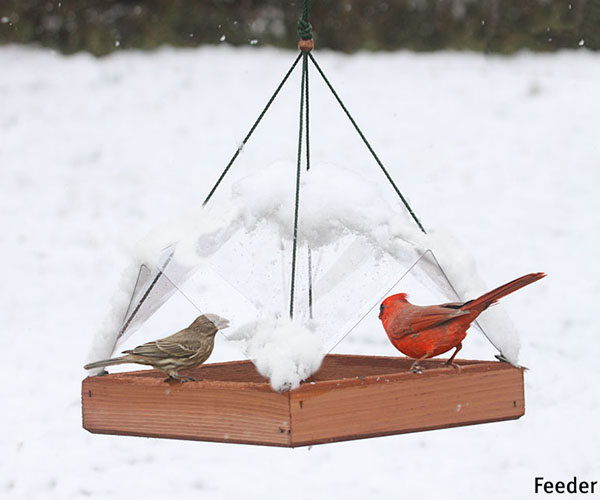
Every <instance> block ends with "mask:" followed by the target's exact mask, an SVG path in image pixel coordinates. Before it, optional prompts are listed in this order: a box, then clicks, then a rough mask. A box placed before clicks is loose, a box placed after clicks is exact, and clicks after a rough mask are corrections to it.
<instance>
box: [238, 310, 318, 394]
mask: <svg viewBox="0 0 600 500" xmlns="http://www.w3.org/2000/svg"><path fill="white" fill-rule="evenodd" d="M229 340H237V341H240V342H241V343H242V345H243V349H244V351H245V353H246V355H247V356H248V357H249V358H250V359H251V360H252V361H253V362H254V364H255V365H256V368H257V370H258V372H259V373H260V374H261V375H263V376H264V377H267V378H268V379H269V380H270V382H271V387H272V388H273V389H274V390H276V391H278V392H282V391H288V390H291V389H295V388H296V387H298V386H299V385H300V382H302V381H303V380H306V379H307V378H308V377H310V376H311V375H312V374H313V373H315V372H316V371H317V370H318V369H319V367H320V366H321V362H322V361H323V358H324V357H325V349H324V346H323V341H322V340H321V338H320V337H319V335H318V334H317V333H316V332H315V331H314V330H312V329H310V328H309V327H306V326H304V325H300V324H298V323H295V322H293V321H292V320H290V319H289V318H278V319H272V320H262V321H255V322H252V323H248V324H246V325H243V326H241V327H239V328H238V329H237V330H236V331H234V332H233V333H232V334H230V335H229Z"/></svg>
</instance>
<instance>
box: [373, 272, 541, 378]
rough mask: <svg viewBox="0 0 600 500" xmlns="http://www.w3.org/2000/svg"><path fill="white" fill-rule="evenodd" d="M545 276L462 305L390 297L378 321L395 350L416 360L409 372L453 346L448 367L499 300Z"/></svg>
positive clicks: (528, 276) (530, 277) (531, 276)
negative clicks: (470, 330) (476, 322)
mask: <svg viewBox="0 0 600 500" xmlns="http://www.w3.org/2000/svg"><path fill="white" fill-rule="evenodd" d="M544 276H546V274H545V273H532V274H526V275H525V276H521V277H520V278H517V279H516V280H513V281H511V282H510V283H506V285H502V286H499V287H498V288H495V289H494V290H492V291H491V292H488V293H484V294H483V295H482V296H481V297H479V298H478V299H475V300H469V301H468V302H464V303H458V302H457V303H452V304H440V305H439V306H415V305H413V304H411V303H410V302H408V300H406V297H407V295H406V294H405V293H398V294H396V295H391V296H390V297H388V298H387V299H385V300H384V301H383V302H382V303H381V307H380V308H379V319H380V320H381V322H382V323H383V328H384V329H385V332H386V333H387V336H388V337H389V339H390V341H391V342H392V344H394V347H395V348H396V349H398V350H399V351H400V352H402V353H404V354H406V355H407V356H410V357H411V358H414V359H415V362H414V363H413V364H412V366H411V367H410V369H411V370H412V371H415V372H420V370H419V361H421V360H423V359H427V358H432V357H434V356H437V355H438V354H442V353H444V352H446V351H449V350H450V349H452V348H453V347H456V351H454V353H453V354H452V357H451V358H450V359H449V360H448V361H446V364H447V365H450V366H453V367H456V368H459V367H458V365H456V364H454V363H453V361H454V357H455V356H456V354H457V353H458V351H460V350H461V348H462V344H461V342H462V340H463V339H464V338H465V337H466V335H467V330H468V328H469V326H471V323H472V322H473V321H474V320H475V319H476V318H477V316H479V315H480V314H481V313H482V312H483V311H485V310H486V309H487V308H488V307H489V306H490V305H491V304H493V303H494V302H496V301H497V300H498V299H499V298H501V297H504V296H505V295H508V294H509V293H512V292H514V291H516V290H518V289H519V288H522V287H524V286H526V285H529V284H530V283H533V282H534V281H537V280H539V279H542V278H543V277H544Z"/></svg>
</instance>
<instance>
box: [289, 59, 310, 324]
mask: <svg viewBox="0 0 600 500" xmlns="http://www.w3.org/2000/svg"><path fill="white" fill-rule="evenodd" d="M307 67H308V53H307V52H302V79H301V82H300V120H299V123H298V158H297V162H296V196H295V202H294V235H293V240H292V277H291V284H290V318H293V317H294V294H295V286H296V254H297V252H298V214H299V212H300V171H301V170H302V168H301V167H302V122H303V119H304V101H305V95H304V93H305V85H306V84H305V81H306V78H307V76H308V75H307V71H306V68H307Z"/></svg>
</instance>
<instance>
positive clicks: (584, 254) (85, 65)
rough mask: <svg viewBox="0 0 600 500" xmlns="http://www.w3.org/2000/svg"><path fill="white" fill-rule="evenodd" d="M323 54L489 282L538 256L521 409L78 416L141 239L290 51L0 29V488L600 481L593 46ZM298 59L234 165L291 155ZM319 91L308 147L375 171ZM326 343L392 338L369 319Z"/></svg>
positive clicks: (382, 488) (393, 492) (186, 200)
mask: <svg viewBox="0 0 600 500" xmlns="http://www.w3.org/2000/svg"><path fill="white" fill-rule="evenodd" d="M315 55H316V57H317V58H318V60H319V62H320V64H321V66H322V67H323V68H324V70H325V71H326V72H327V74H328V76H329V78H330V79H331V81H332V82H333V83H334V85H335V86H336V87H337V89H338V90H339V92H340V94H341V95H342V98H343V99H344V100H345V101H346V104H347V105H348V107H349V108H350V110H351V111H352V112H353V114H354V115H355V118H356V119H357V121H358V122H359V124H360V125H361V126H362V128H363V130H364V131H365V132H366V134H367V136H368V137H369V138H370V140H371V141H372V143H373V145H374V147H375V149H376V150H377V152H378V153H379V155H380V157H381V158H382V160H383V161H384V163H385V164H386V165H387V166H388V168H389V170H390V172H391V173H392V175H393V176H394V178H395V179H396V181H397V183H398V184H399V186H400V187H401V189H402V190H403V192H404V193H405V194H406V195H407V196H408V198H409V199H410V201H411V204H412V206H413V208H414V210H415V211H416V213H417V214H418V215H419V216H420V218H421V220H422V221H423V223H424V224H425V225H426V227H429V228H448V229H450V230H451V231H452V232H453V233H454V235H455V236H456V237H457V238H458V239H459V240H460V241H461V243H462V244H463V245H464V246H465V247H467V248H468V249H469V250H470V252H471V253H472V254H473V255H475V256H476V258H477V263H478V266H479V272H480V274H481V276H483V277H484V279H485V281H486V282H487V284H488V285H489V286H490V287H492V286H496V285H498V284H501V283H503V282H505V281H508V280H510V279H512V278H514V277H516V276H519V275H521V274H525V273H527V272H532V271H545V272H547V273H548V275H549V276H548V278H546V279H545V280H543V281H541V282H540V283H537V284H535V285H533V286H532V287H531V288H528V289H526V290H524V291H522V292H518V293H517V294H515V295H514V296H511V297H507V298H506V299H503V303H504V306H505V310H506V311H507V312H508V313H509V314H510V316H511V318H512V320H513V321H514V323H515V324H516V325H517V327H518V329H519V331H520V332H521V337H522V344H523V347H522V350H523V352H522V358H521V359H522V361H523V363H524V364H525V365H527V366H528V367H529V368H530V371H528V372H527V373H526V405H527V413H526V415H525V417H523V418H521V419H520V420H517V421H512V422H504V423H497V424H488V425H481V426H472V427H464V428H456V429H449V430H441V431H433V432H428V433H421V434H412V435H402V436H393V437H385V438H377V439H369V440H363V441H355V442H347V443H339V444H331V445H323V446H316V447H313V448H312V449H308V448H301V449H296V450H288V449H272V448H261V447H254V446H237V445H226V444H213V443H200V442H180V441H167V440H150V439H140V438H128V437H114V436H100V435H92V434H89V433H87V432H86V431H84V430H83V429H82V428H81V409H80V383H81V379H82V378H83V377H84V375H85V373H84V371H83V370H82V368H81V366H82V364H83V362H84V361H85V360H86V354H87V351H88V349H89V347H90V343H91V339H92V336H93V335H94V333H95V332H96V330H97V329H98V325H99V324H100V323H101V322H102V320H103V318H104V316H105V315H106V312H107V310H108V308H109V301H110V297H111V295H112V293H113V291H114V290H115V289H116V288H117V287H118V282H119V277H120V274H121V272H122V269H123V267H124V266H125V264H126V263H127V262H128V259H129V255H131V252H132V250H131V249H132V246H133V244H134V243H135V242H136V241H137V240H138V239H139V238H141V237H143V236H144V235H145V234H146V233H147V232H148V231H149V230H151V229H152V228H154V227H155V226H157V225H160V224H161V223H162V222H163V221H168V220H173V219H176V218H177V217H178V215H179V214H183V213H186V212H188V208H189V207H197V206H198V205H199V204H200V203H201V201H202V200H203V198H204V197H205V196H206V194H207V192H208V190H209V188H210V186H211V183H212V182H214V180H215V179H216V177H217V176H218V174H219V173H220V171H221V170H222V168H223V167H224V165H225V164H226V162H227V161H228V160H229V157H230V156H231V154H232V153H233V151H234V150H235V148H236V147H237V146H238V144H239V142H240V141H241V139H242V138H243V137H244V135H245V134H246V132H247V129H248V128H249V126H250V124H251V123H252V121H253V120H254V118H255V117H256V115H257V114H258V112H259V111H260V109H261V108H262V106H263V104H264V102H265V101H266V99H267V98H268V96H269V95H270V93H271V92H272V91H273V89H274V87H275V86H276V84H277V82H278V81H279V79H280V78H281V77H282V76H283V74H284V73H285V71H286V70H287V68H288V67H289V65H290V64H291V61H292V59H293V57H294V54H293V53H292V52H283V51H275V50H269V49H242V50H233V49H229V48H225V47H222V48H210V49H198V50H171V49H169V50H167V49H165V50H160V51H157V52H154V53H138V52H124V53H120V54H115V55H113V56H111V57H108V58H105V59H101V60H97V59H93V58H92V57H90V56H87V55H78V56H73V57H63V56H59V55H56V54H54V53H52V52H50V51H47V50H35V49H24V48H18V47H2V48H0V228H1V229H2V231H1V232H0V249H1V256H2V262H3V271H2V275H3V280H2V282H3V286H1V287H0V303H1V304H2V306H1V307H0V325H2V331H3V333H2V339H3V346H4V348H3V354H4V356H3V359H4V362H3V366H4V367H5V369H4V374H5V379H4V382H3V384H2V385H1V388H0V400H1V401H2V412H1V413H0V414H1V417H0V424H1V425H0V448H1V449H2V460H0V497H2V498H11V499H12V498H31V499H41V498H44V499H71V498H88V497H92V498H103V499H104V498H110V499H121V498H123V499H125V498H127V499H131V498H142V497H143V498H151V499H154V498H174V497H177V498H215V499H228V498H244V499H271V498H273V499H278V498H291V499H304V498H331V497H333V496H334V495H335V496H340V497H344V498H349V499H350V498H357V499H364V498H385V499H388V498H433V497H434V496H435V495H443V496H444V497H445V498H450V499H454V498H457V499H458V498H482V497H484V498H489V499H496V498H497V499H505V498H515V499H520V498H533V497H534V494H533V484H534V477H535V476H538V475H543V476H544V477H546V478H548V479H553V480H569V479H571V478H572V477H573V476H574V475H577V477H578V478H580V479H587V480H600V442H599V438H598V432H597V422H598V416H599V414H600V407H599V404H598V385H599V383H600V368H599V367H600V363H599V361H598V360H599V359H600V340H599V338H598V335H599V332H598V328H597V327H596V324H595V323H596V310H597V309H596V307H597V301H598V300H599V299H600V266H598V263H597V257H598V254H599V251H600V236H599V235H600V216H599V215H598V214H600V198H599V197H598V188H599V187H600V141H598V127H597V121H598V116H600V101H599V100H598V99H597V89H598V88H599V87H600V64H599V63H600V54H594V53H590V52H587V51H585V50H581V51H577V52H563V53H559V54H554V55H531V54H521V55H517V56H515V57H511V58H501V57H485V56H482V55H474V54H458V53H438V54H429V55H428V54H422V55H415V54H411V53H404V52H402V53H393V54H367V53H363V54H358V55H354V56H342V55H336V54H332V53H320V52H317V53H316V54H315ZM298 79H299V74H298V73H297V74H295V76H294V77H293V81H292V82H291V84H290V85H289V86H288V87H286V88H285V89H284V91H283V92H282V95H281V97H280V99H279V100H278V101H277V103H276V104H275V106H274V107H273V109H272V110H271V111H270V112H269V114H268V115H267V117H266V119H265V121H264V123H263V124H261V126H260V128H259V129H258V130H257V132H256V135H255V137H254V138H253V139H252V141H251V142H250V144H249V145H248V146H247V147H246V148H245V149H244V152H243V154H242V156H241V157H240V159H239V160H238V161H239V163H238V164H236V166H235V167H234V170H233V171H232V174H231V175H232V179H231V181H233V180H235V179H236V178H240V177H241V176H244V175H248V174H249V173H250V172H252V169H253V168H256V167H257V166H259V165H260V166H264V165H271V164H273V163H275V162H278V161H281V160H290V159H291V161H293V159H294V155H295V151H296V149H295V148H296V144H295V142H296V140H297V130H296V127H297V120H298V117H297V106H298V99H299V85H297V84H298V83H299V82H298ZM311 100H312V108H311V111H312V113H311V117H312V128H311V131H312V144H311V145H312V155H313V159H314V160H315V161H322V162H332V163H335V164H337V165H342V166H345V167H347V168H351V169H354V170H356V171H359V172H364V174H365V175H367V176H370V177H371V178H373V179H376V180H380V181H382V182H383V179H382V178H381V177H380V176H381V174H380V172H378V170H377V167H376V165H375V164H374V163H373V161H372V159H371V158H370V157H369V155H368V152H366V150H365V149H364V146H363V145H362V144H361V143H360V142H359V141H358V138H357V137H356V135H355V133H354V131H353V130H352V129H351V127H350V125H349V124H348V123H347V122H346V121H345V119H344V117H343V116H342V115H341V113H340V112H339V110H338V109H337V108H336V105H335V103H334V102H333V100H332V98H331V96H330V95H329V94H328V93H327V91H326V89H325V87H324V86H323V85H322V83H320V82H319V81H318V80H317V79H313V80H312V87H311ZM228 182H229V180H228ZM332 189H335V186H334V185H333V186H332ZM482 291H483V290H482ZM182 326H183V325H182ZM172 331H173V330H172ZM167 333H170V332H169V331H161V332H153V336H155V337H157V336H159V335H162V334H167ZM478 337H480V334H479V333H478V332H476V331H474V332H472V334H471V338H470V339H469V338H468V339H467V341H466V346H465V357H466V356H468V354H469V347H468V346H469V343H471V344H472V345H477V344H478V343H481V342H482V341H481V339H480V338H478ZM131 341H132V342H133V344H137V343H139V342H140V338H138V337H136V336H135V335H134V336H133V337H132V339H131ZM224 345H225V343H224V341H223V340H222V339H221V340H220V343H219V344H218V345H217V349H216V352H215V355H217V358H219V359H222V358H223V357H226V356H225V355H224V354H223V353H226V352H229V351H227V349H226V348H225V347H223V346H224ZM220 346H221V348H220ZM338 351H340V352H372V353H379V354H382V355H394V354H396V351H395V350H394V349H393V347H391V346H390V345H389V343H388V340H387V338H386V337H385V335H384V334H383V331H377V332H373V335H372V336H371V337H369V338H366V337H364V336H363V337H361V336H357V337H354V336H353V335H351V336H349V337H348V338H347V339H346V341H345V342H344V343H342V344H341V345H340V346H339V348H338ZM219 352H220V353H221V354H220V355H219V354H218V353H219ZM490 357H491V354H490Z"/></svg>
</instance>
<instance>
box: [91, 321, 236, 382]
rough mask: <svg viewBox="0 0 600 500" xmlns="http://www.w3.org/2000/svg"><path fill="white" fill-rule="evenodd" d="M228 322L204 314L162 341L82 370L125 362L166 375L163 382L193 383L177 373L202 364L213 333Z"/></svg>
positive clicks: (213, 340)
mask: <svg viewBox="0 0 600 500" xmlns="http://www.w3.org/2000/svg"><path fill="white" fill-rule="evenodd" d="M228 326H229V320H226V319H225V318H221V317H220V316H217V315H216V314H203V315H201V316H198V317H197V318H196V319H195V320H194V321H193V323H192V324H191V325H190V326H188V327H187V328H184V329H183V330H181V331H179V332H177V333H174V334H173V335H170V336H169V337H165V338H164V339H159V340H153V341H152V342H147V343H145V344H142V345H140V346H137V347H136V348H135V349H130V350H127V351H123V354H125V356H121V357H118V358H112V359H105V360H102V361H95V362H94V363H89V364H87V365H85V366H84V367H83V368H84V369H86V370H93V369H94V368H103V367H105V366H113V365H120V364H124V363H137V364H140V365H150V366H151V367H152V368H155V369H157V370H160V371H163V372H165V373H166V374H167V375H169V378H167V379H166V380H167V381H168V380H171V379H176V380H180V381H181V382H187V381H190V380H194V379H193V378H192V377H181V376H179V370H189V369H190V368H194V367H196V366H198V365H201V364H202V363H204V362H205V361H206V360H207V359H208V357H209V356H210V355H211V353H212V351H213V347H214V345H215V334H216V333H217V331H218V330H222V329H223V328H227V327H228Z"/></svg>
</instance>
